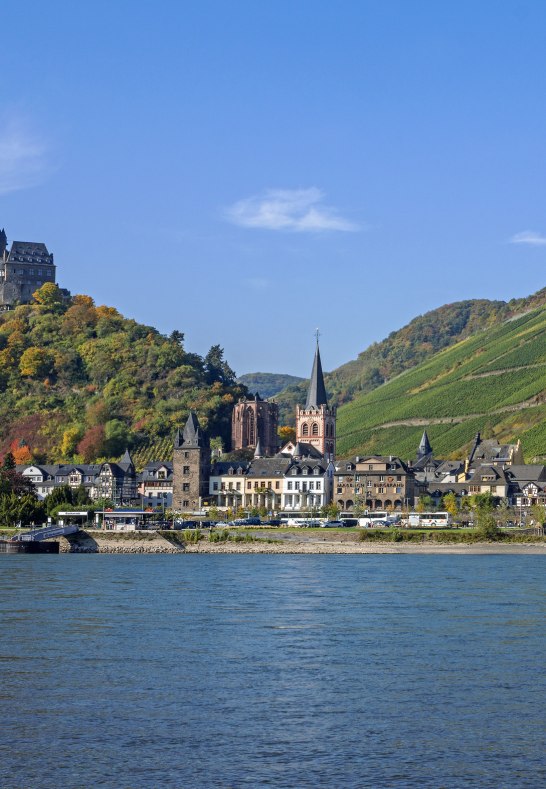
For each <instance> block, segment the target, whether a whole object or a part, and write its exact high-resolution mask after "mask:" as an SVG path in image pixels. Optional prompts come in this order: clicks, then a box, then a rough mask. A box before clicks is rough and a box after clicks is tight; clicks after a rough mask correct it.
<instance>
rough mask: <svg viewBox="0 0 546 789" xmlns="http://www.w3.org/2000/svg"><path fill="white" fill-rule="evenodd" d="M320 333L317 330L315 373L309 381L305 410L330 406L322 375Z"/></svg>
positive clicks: (313, 372)
mask: <svg viewBox="0 0 546 789" xmlns="http://www.w3.org/2000/svg"><path fill="white" fill-rule="evenodd" d="M318 338H319V332H318V329H317V349H316V351H315V359H314V361H313V371H312V373H311V380H310V381H309V389H308V390H307V401H306V403H305V408H306V409H307V408H320V406H321V405H326V406H327V405H328V398H327V397H326V387H325V386H324V377H323V375H322V364H321V361H320V350H319V341H318Z"/></svg>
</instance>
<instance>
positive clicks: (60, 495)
mask: <svg viewBox="0 0 546 789" xmlns="http://www.w3.org/2000/svg"><path fill="white" fill-rule="evenodd" d="M73 503H74V501H73V495H72V488H71V487H70V486H69V485H59V487H58V488H54V489H53V490H52V491H51V493H50V494H49V495H48V496H46V498H45V499H44V506H45V510H46V512H47V514H48V515H51V513H52V511H53V510H54V509H55V507H57V505H59V504H73Z"/></svg>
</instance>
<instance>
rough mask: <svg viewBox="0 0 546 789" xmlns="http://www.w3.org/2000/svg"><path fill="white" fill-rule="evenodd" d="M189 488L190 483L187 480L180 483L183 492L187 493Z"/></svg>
mask: <svg viewBox="0 0 546 789" xmlns="http://www.w3.org/2000/svg"><path fill="white" fill-rule="evenodd" d="M189 489H190V483H189V482H184V483H183V484H182V490H183V491H184V493H188V491H189Z"/></svg>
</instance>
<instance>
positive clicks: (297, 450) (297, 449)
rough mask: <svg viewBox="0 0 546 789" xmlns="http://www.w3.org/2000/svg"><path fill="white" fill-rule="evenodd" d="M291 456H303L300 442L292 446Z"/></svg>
mask: <svg viewBox="0 0 546 789" xmlns="http://www.w3.org/2000/svg"><path fill="white" fill-rule="evenodd" d="M292 457H294V458H302V457H303V447H302V445H301V443H300V442H299V441H298V443H297V444H296V446H295V447H294V451H293V452H292Z"/></svg>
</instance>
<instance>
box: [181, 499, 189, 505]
mask: <svg viewBox="0 0 546 789" xmlns="http://www.w3.org/2000/svg"><path fill="white" fill-rule="evenodd" d="M182 506H183V507H189V506H190V502H189V501H188V500H187V499H184V501H183V502H182Z"/></svg>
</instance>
